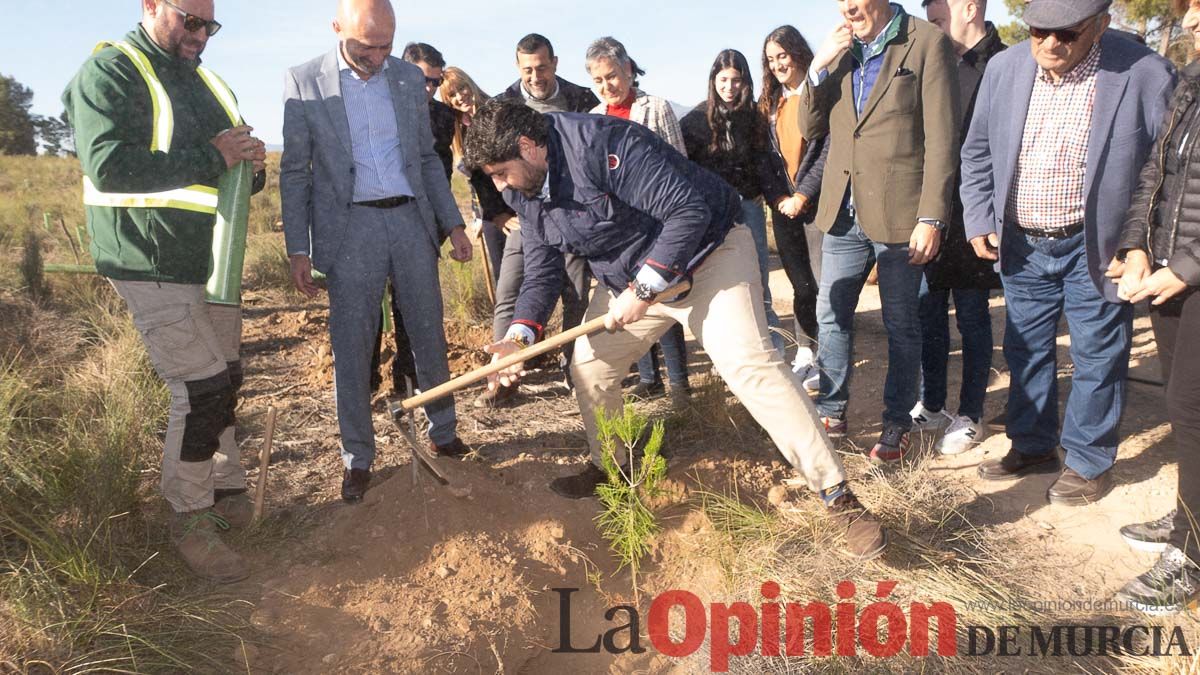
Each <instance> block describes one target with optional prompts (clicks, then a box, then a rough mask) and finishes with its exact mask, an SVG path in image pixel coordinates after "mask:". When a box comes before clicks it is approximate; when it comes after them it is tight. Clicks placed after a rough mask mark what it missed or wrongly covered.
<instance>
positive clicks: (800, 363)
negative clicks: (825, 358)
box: [792, 347, 821, 392]
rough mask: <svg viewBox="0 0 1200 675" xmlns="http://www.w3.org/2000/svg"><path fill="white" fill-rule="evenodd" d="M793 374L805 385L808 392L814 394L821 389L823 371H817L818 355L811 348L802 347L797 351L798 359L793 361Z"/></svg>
mask: <svg viewBox="0 0 1200 675" xmlns="http://www.w3.org/2000/svg"><path fill="white" fill-rule="evenodd" d="M792 372H793V373H795V374H796V377H798V378H800V381H801V382H802V383H804V388H805V389H806V390H808V391H810V392H814V391H817V390H818V389H820V386H821V371H820V370H818V369H817V359H816V355H814V354H813V350H812V348H811V347H800V348H799V349H797V350H796V358H794V359H792Z"/></svg>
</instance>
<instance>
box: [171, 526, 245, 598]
mask: <svg viewBox="0 0 1200 675" xmlns="http://www.w3.org/2000/svg"><path fill="white" fill-rule="evenodd" d="M228 529H229V523H227V522H225V519H224V518H222V517H221V516H219V515H217V514H216V513H213V511H212V509H200V510H198V511H188V512H185V513H175V514H172V515H171V541H172V543H174V544H175V548H176V549H177V550H178V551H179V557H180V558H183V562H185V563H187V566H188V567H189V568H190V569H191V570H192V572H194V573H195V574H196V576H198V577H202V578H204V579H207V580H209V581H213V582H216V583H218V584H230V583H233V582H235V581H241V580H242V579H245V578H246V577H248V576H250V572H249V570H247V568H246V562H245V561H244V560H242V557H241V556H240V555H238V554H237V553H236V552H234V550H233V549H231V548H229V547H228V546H226V545H225V542H223V541H221V535H220V534H219V532H220V531H221V530H228Z"/></svg>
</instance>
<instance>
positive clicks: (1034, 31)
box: [1029, 21, 1088, 45]
mask: <svg viewBox="0 0 1200 675" xmlns="http://www.w3.org/2000/svg"><path fill="white" fill-rule="evenodd" d="M1087 29H1088V22H1087V21H1084V22H1083V24H1082V25H1081V26H1079V27H1076V28H1060V29H1058V30H1044V29H1041V28H1033V27H1032V26H1031V27H1030V28H1029V34H1030V35H1032V36H1033V37H1034V38H1036V39H1038V40H1045V39H1046V38H1048V37H1050V36H1051V35H1053V36H1054V39H1055V40H1058V41H1059V42H1061V43H1063V44H1064V45H1069V44H1072V43H1074V42H1075V41H1076V40H1078V39H1079V36H1080V35H1083V34H1084V32H1086V31H1087Z"/></svg>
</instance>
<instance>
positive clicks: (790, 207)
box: [758, 26, 829, 389]
mask: <svg viewBox="0 0 1200 675" xmlns="http://www.w3.org/2000/svg"><path fill="white" fill-rule="evenodd" d="M812 60H813V51H812V48H810V47H809V46H808V42H807V41H805V39H804V36H802V35H800V31H798V30H796V29H795V28H793V27H792V26H780V27H779V28H776V29H775V30H773V31H771V32H770V33H769V34H768V35H767V38H766V39H765V40H764V41H763V52H762V68H763V91H762V96H760V97H759V99H758V107H759V110H760V111H761V112H762V114H763V116H764V117H766V118H767V121H768V122H769V130H770V137H771V147H772V149H773V150H774V152H775V153H776V154H777V155H778V156H779V158H780V159H781V160H782V161H783V164H784V167H785V178H786V179H787V182H788V192H789V194H790V196H789V197H788V198H787V199H784V200H782V201H781V202H780V203H779V204H777V205H775V209H774V211H773V212H772V214H771V226H772V229H773V230H774V232H775V246H776V248H778V249H779V259H780V261H781V262H782V263H783V269H784V272H786V273H787V276H788V281H790V282H792V311H793V313H794V314H795V316H796V323H797V324H799V326H800V330H802V331H804V334H805V335H807V336H808V339H809V341H810V343H815V342H816V340H817V290H818V284H817V279H819V278H820V272H819V270H820V267H821V232H820V230H818V229H817V228H816V227H814V226H813V224H812V222H813V218H814V217H815V216H816V213H817V208H816V207H817V199H818V198H819V196H820V194H821V178H822V177H823V176H824V173H825V158H826V156H827V155H828V154H829V141H828V139H827V138H821V139H818V140H815V141H811V142H810V141H809V140H808V139H806V138H804V137H803V136H802V135H801V134H800V125H799V111H800V98H799V93H800V88H801V87H802V86H803V85H804V78H805V77H807V74H808V67H809V65H810V64H811V63H812ZM814 263H815V264H814ZM793 369H794V370H795V371H796V372H797V373H798V374H799V375H800V376H801V378H803V380H804V383H805V386H806V387H807V388H809V389H816V388H817V375H818V374H817V368H816V359H815V351H814V350H813V348H812V347H811V346H809V345H805V344H803V343H802V344H801V346H800V348H799V349H798V350H797V351H796V360H795V362H794V363H793Z"/></svg>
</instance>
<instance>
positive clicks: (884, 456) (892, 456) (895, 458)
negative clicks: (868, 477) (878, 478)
mask: <svg viewBox="0 0 1200 675" xmlns="http://www.w3.org/2000/svg"><path fill="white" fill-rule="evenodd" d="M907 454H908V432H907V431H905V430H904V429H902V428H900V427H898V426H895V425H891V424H888V425H885V426H884V427H883V433H881V434H879V442H878V443H876V444H875V447H873V448H871V455H870V456H871V463H872V464H893V463H895V462H899V461H900V460H902V459H904V457H905V455H907Z"/></svg>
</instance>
